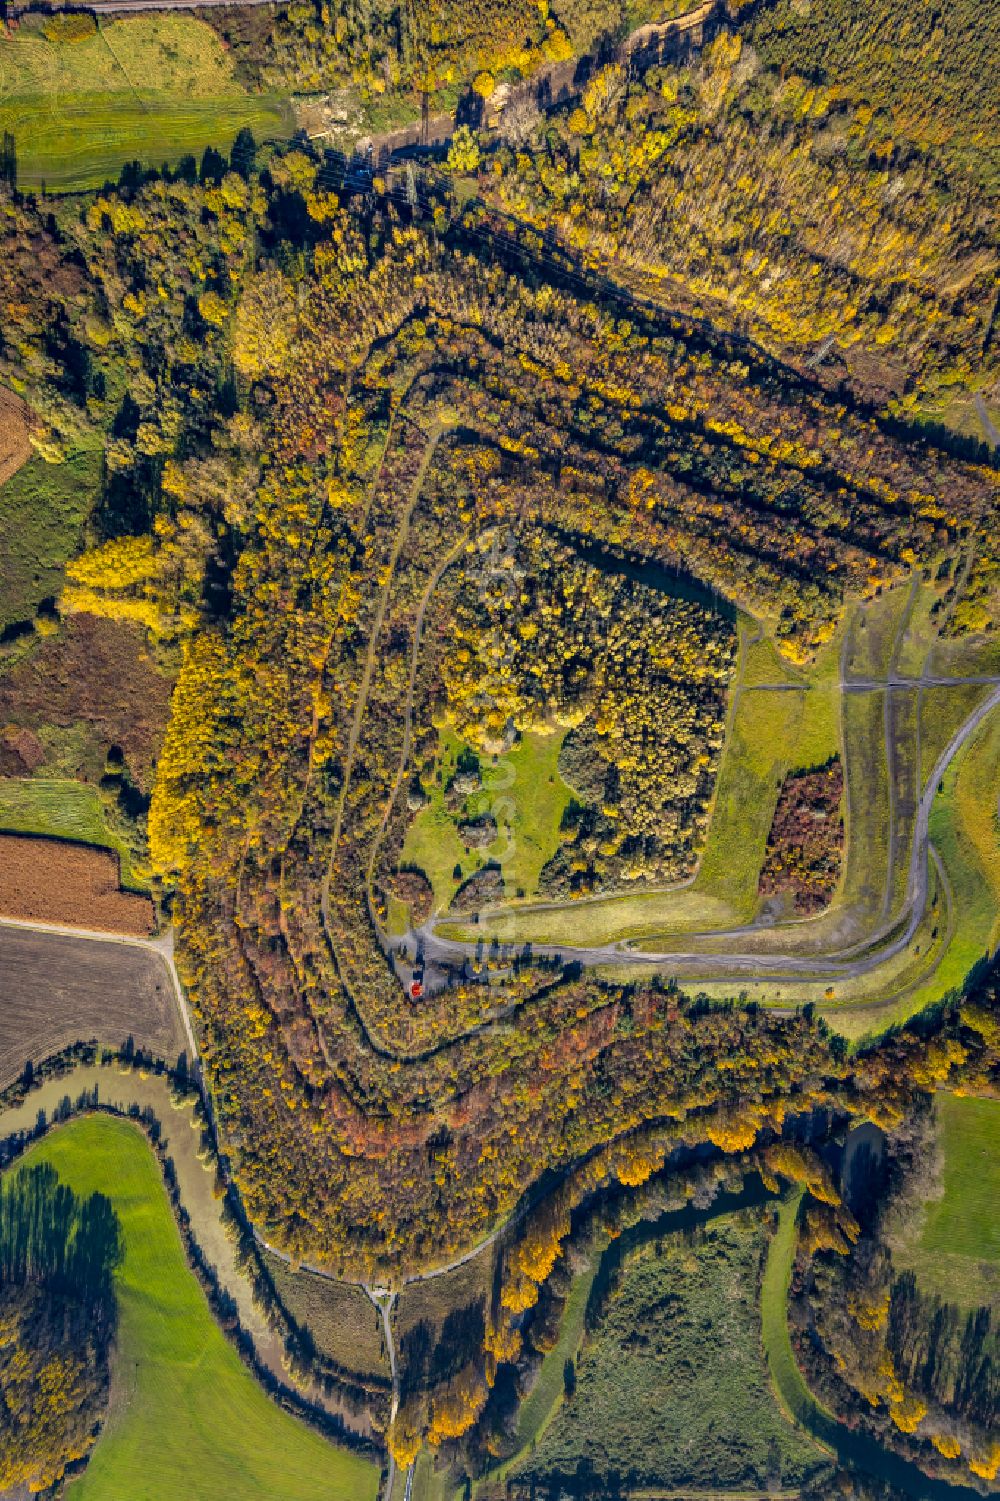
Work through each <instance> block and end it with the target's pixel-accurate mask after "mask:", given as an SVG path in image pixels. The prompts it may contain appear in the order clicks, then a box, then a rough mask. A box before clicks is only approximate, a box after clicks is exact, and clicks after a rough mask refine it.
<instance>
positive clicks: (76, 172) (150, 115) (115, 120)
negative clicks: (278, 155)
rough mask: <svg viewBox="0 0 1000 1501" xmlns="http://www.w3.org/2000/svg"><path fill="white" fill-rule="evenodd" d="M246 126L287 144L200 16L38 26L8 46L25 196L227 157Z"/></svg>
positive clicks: (0, 59)
mask: <svg viewBox="0 0 1000 1501" xmlns="http://www.w3.org/2000/svg"><path fill="white" fill-rule="evenodd" d="M244 128H246V129H249V130H251V131H252V132H253V134H254V136H255V137H256V138H257V139H258V140H264V139H269V138H272V137H282V136H286V135H288V134H289V132H290V118H289V115H288V111H287V108H286V106H285V105H284V104H283V103H282V102H281V101H280V100H278V99H267V98H262V97H253V96H251V95H249V94H248V93H247V92H246V90H245V89H244V88H243V87H242V85H241V84H240V83H239V82H238V81H237V79H236V77H235V75H234V72H233V68H232V64H231V62H230V60H229V58H228V57H227V56H226V53H225V51H224V49H223V46H222V42H221V40H220V38H219V37H218V35H217V34H216V32H215V31H213V30H212V28H211V27H210V26H209V25H207V23H205V22H204V21H200V20H198V19H196V18H195V17H194V16H190V15H185V14H183V13H181V14H152V15H148V16H146V15H136V16H125V17H121V18H119V19H117V20H113V21H101V20H98V21H97V22H96V23H95V22H94V20H93V18H92V17H90V16H87V15H82V14H81V15H80V16H74V17H72V18H63V17H52V18H50V19H44V18H42V17H39V16H31V17H28V18H26V19H24V20H22V21H21V22H20V24H19V26H18V28H17V30H16V31H13V33H10V34H6V35H4V36H3V37H2V38H0V130H4V131H9V132H10V133H11V134H12V135H13V136H14V139H15V143H16V147H17V170H18V181H19V182H20V183H21V184H22V185H23V186H24V187H26V188H29V187H39V186H40V185H41V184H43V183H44V184H45V186H46V188H47V189H48V190H49V191H56V192H60V191H61V192H80V191H81V190H84V189H87V188H97V187H100V186H101V184H102V183H104V182H105V181H107V180H108V179H109V178H110V179H114V178H117V176H118V174H119V172H120V171H121V169H122V167H123V166H124V165H125V164H126V163H127V162H132V161H136V160H138V161H141V162H143V163H144V164H145V165H149V166H161V165H162V164H163V163H165V162H166V163H169V164H171V165H175V164H176V163H177V161H178V160H179V159H180V158H181V157H183V156H186V155H194V156H199V157H200V155H201V153H202V152H203V151H204V150H205V148H206V147H207V146H213V147H216V148H218V149H221V150H228V149H229V147H230V146H231V144H232V142H233V139H234V137H235V136H236V135H237V134H238V132H239V131H240V130H242V129H244Z"/></svg>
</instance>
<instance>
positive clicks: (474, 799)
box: [402, 730, 572, 910]
mask: <svg viewBox="0 0 1000 1501" xmlns="http://www.w3.org/2000/svg"><path fill="white" fill-rule="evenodd" d="M439 733H440V742H439V745H440V749H439V755H438V763H437V768H436V771H435V780H434V781H433V782H432V784H431V786H430V787H429V788H428V789H427V791H428V794H429V797H430V802H429V803H428V805H427V807H426V808H424V809H423V810H422V811H421V812H420V813H419V814H418V815H417V817H416V818H415V819H414V820H413V823H412V824H411V825H410V828H409V830H408V832H407V836H406V843H405V845H404V847H403V854H402V862H403V864H404V865H417V866H419V867H420V869H421V870H422V871H423V872H424V874H425V875H426V877H427V879H428V880H429V881H430V883H431V885H432V886H433V888H434V902H435V907H436V908H438V909H439V910H440V909H443V908H445V907H447V905H448V903H449V902H450V901H451V899H452V897H453V896H454V894H455V892H456V891H457V890H458V888H459V886H460V885H461V881H462V880H463V879H465V878H467V877H468V876H470V875H472V874H473V872H474V871H475V870H477V869H479V868H480V867H481V866H483V865H484V864H486V863H487V861H496V862H498V863H499V864H500V867H501V869H502V871H503V878H504V881H505V883H506V887H507V893H506V894H507V897H508V899H509V898H514V897H516V896H518V895H520V896H525V895H528V896H530V895H533V894H534V893H535V892H536V891H537V889H538V877H539V874H540V872H541V869H542V866H543V865H544V864H545V862H546V861H547V860H548V859H550V858H551V856H552V855H553V853H554V852H555V849H556V846H557V844H558V840H559V824H560V820H561V819H562V816H563V813H564V811H565V809H566V806H567V804H568V803H569V800H570V798H571V796H572V791H571V789H570V788H569V787H568V786H567V785H566V783H565V782H564V781H563V779H562V777H561V776H560V774H559V767H558V762H559V749H560V746H561V745H562V741H563V736H562V735H558V734H552V735H543V734H539V733H536V732H529V733H528V734H526V735H523V736H522V738H521V739H520V740H519V741H518V743H517V744H516V745H514V746H512V747H511V749H510V750H509V751H508V752H507V754H506V755H504V756H501V757H499V758H498V759H497V760H496V763H495V764H491V762H490V759H489V758H488V757H483V758H482V779H483V786H482V790H481V791H479V792H475V793H473V794H472V795H471V796H470V797H469V798H468V799H467V802H466V804H465V811H464V812H463V811H461V810H460V811H459V812H456V813H454V814H453V813H452V812H450V811H449V809H448V808H447V807H446V806H445V796H444V789H445V786H446V784H447V782H448V781H449V779H450V778H451V777H452V776H453V775H454V772H455V770H456V766H457V763H458V759H459V756H460V755H461V753H462V752H463V750H466V749H467V748H466V747H465V746H464V745H463V743H462V741H460V740H459V739H458V738H457V736H455V735H454V734H452V733H451V732H450V731H448V730H442V731H440V732H439ZM438 773H440V780H438ZM487 812H489V813H492V814H493V816H494V817H495V818H496V822H497V830H498V832H497V838H496V840H495V841H494V842H493V844H491V845H490V846H489V847H488V848H487V849H485V850H482V851H479V850H472V851H469V850H467V849H466V848H465V846H464V844H463V843H462V840H461V837H460V835H459V832H458V822H459V819H460V818H461V817H470V818H471V817H476V816H477V815H479V814H482V813H487ZM456 867H460V868H461V870H462V877H461V878H456V876H455V875H454V871H455V869H456Z"/></svg>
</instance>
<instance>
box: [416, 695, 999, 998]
mask: <svg viewBox="0 0 1000 1501" xmlns="http://www.w3.org/2000/svg"><path fill="white" fill-rule="evenodd" d="M960 681H964V680H960ZM986 681H987V682H991V683H993V682H995V681H996V680H995V679H987V680H986ZM845 686H846V685H845ZM883 686H884V685H883ZM998 706H1000V686H997V687H995V688H994V691H993V692H992V693H991V694H990V695H989V697H988V698H986V699H985V700H984V701H983V702H982V703H981V704H980V705H979V706H978V707H977V708H976V709H974V710H973V712H972V713H971V714H970V715H969V716H968V718H967V719H966V720H965V722H964V723H963V724H962V725H961V726H960V727H959V729H958V730H956V732H955V734H954V735H953V736H952V738H951V740H950V741H949V743H948V745H947V746H946V747H945V749H944V750H943V751H942V753H941V755H940V756H939V757H938V760H937V763H936V765H935V767H934V770H933V771H932V772H931V775H930V777H929V778H928V779H927V783H926V785H925V787H924V791H923V794H922V796H921V798H920V802H919V804H918V807H917V812H916V818H915V820H914V830H913V841H912V846H911V855H910V868H909V873H908V879H907V896H906V902H905V904H904V907H903V913H902V914H901V915H905V916H906V918H907V922H906V925H905V927H904V928H903V930H902V931H901V932H900V933H898V934H897V935H896V937H895V938H891V939H890V934H891V932H892V930H893V929H894V928H896V927H898V925H899V921H900V919H899V918H898V917H897V918H896V919H895V920H894V921H893V922H892V923H891V924H887V925H883V926H882V927H881V928H880V929H878V930H877V931H876V932H875V933H873V934H871V935H870V936H869V937H868V939H867V940H866V942H865V945H864V947H863V949H862V950H861V951H860V952H858V950H857V946H856V945H854V946H852V947H849V948H847V949H844V950H837V951H834V952H832V953H830V954H828V955H825V956H819V955H810V956H801V955H797V954H784V955H782V954H765V955H762V954H760V953H754V952H746V951H742V952H741V951H740V950H739V948H738V947H734V949H733V951H732V952H730V953H720V954H706V953H704V952H701V951H699V950H690V951H686V952H685V951H677V952H672V951H669V950H668V951H664V952H648V951H639V950H636V949H633V948H630V947H629V946H628V944H627V943H622V942H614V943H607V944H600V945H595V946H576V945H572V944H532V945H531V951H532V953H533V954H536V955H539V956H544V957H556V956H558V957H559V958H561V959H562V960H563V961H564V962H566V963H579V964H583V965H586V966H594V965H601V964H627V965H635V966H638V967H644V968H646V969H654V968H655V969H660V970H662V969H664V968H669V970H670V972H671V973H672V974H676V975H677V976H680V975H688V976H693V977H699V976H700V977H701V978H704V979H709V978H710V979H712V980H713V981H720V982H725V981H726V980H727V979H729V978H732V979H733V981H734V982H738V981H739V980H743V979H748V978H749V979H756V980H781V979H783V978H788V977H789V976H791V977H794V976H795V975H804V976H815V977H817V978H820V977H824V976H827V975H829V976H830V977H831V978H833V977H836V978H839V979H842V980H844V979H856V978H858V977H859V976H861V975H865V974H868V973H869V972H870V971H871V970H873V969H875V968H876V967H877V966H878V965H880V964H882V963H884V961H885V960H886V959H889V958H892V957H893V956H894V955H895V954H897V953H899V952H901V951H902V949H904V948H905V947H906V946H907V944H909V942H910V940H911V939H912V937H913V935H914V933H915V932H916V930H917V928H918V926H919V924H920V921H921V919H922V917H923V915H924V910H925V908H926V905H927V890H928V858H929V848H930V841H929V837H928V827H929V823H930V815H931V808H932V806H933V803H934V798H935V796H936V794H937V788H938V784H939V782H940V781H941V778H942V777H943V776H944V774H945V772H946V771H947V769H948V767H949V766H950V764H951V762H952V760H953V759H954V757H955V756H956V755H957V754H958V752H959V751H960V750H961V748H962V746H963V745H965V743H966V742H967V741H968V740H969V738H970V737H971V736H972V735H974V734H975V732H976V730H977V729H978V728H979V726H980V725H981V724H982V723H983V721H984V720H985V719H986V717H987V716H988V715H989V714H990V713H992V711H993V710H994V709H995V708H996V707H998ZM441 920H442V919H439V918H432V919H431V920H430V922H428V923H427V924H425V926H424V927H423V928H420V929H417V930H416V931H413V932H411V933H409V934H407V935H406V938H405V939H404V940H403V941H404V942H408V943H409V945H410V946H415V945H420V946H421V947H422V948H423V951H424V955H425V957H426V958H428V959H434V960H438V961H440V962H443V963H449V962H450V963H456V962H461V961H462V960H463V959H466V958H469V957H470V956H472V955H474V954H475V953H476V951H477V949H480V948H481V947H483V946H487V947H488V945H489V942H490V940H489V938H484V940H481V941H480V943H473V942H460V941H458V940H456V939H444V938H440V937H438V936H437V934H436V932H435V927H436V925H437V924H438V922H440V921H441ZM451 920H452V921H454V919H451ZM760 926H762V925H760V924H757V925H750V926H749V927H748V926H743V927H739V928H733V929H728V930H727V929H720V930H718V932H717V933H714V934H712V935H707V934H706V935H705V936H715V937H727V936H731V937H732V938H733V940H734V944H738V942H739V939H740V938H741V937H745V935H746V934H747V932H750V931H757V930H758V929H759V928H760ZM886 939H890V941H889V942H886V941H885V940H886ZM522 947H523V945H521V944H511V945H508V946H507V948H506V952H508V953H511V954H512V953H514V952H516V951H517V949H519V948H522Z"/></svg>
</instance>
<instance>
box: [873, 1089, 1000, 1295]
mask: <svg viewBox="0 0 1000 1501" xmlns="http://www.w3.org/2000/svg"><path fill="white" fill-rule="evenodd" d="M934 1111H935V1118H936V1123H937V1130H938V1138H939V1143H940V1147H941V1152H942V1156H943V1169H942V1189H943V1192H942V1194H941V1197H940V1198H932V1199H929V1200H928V1201H927V1204H926V1206H925V1208H924V1212H923V1214H922V1215H920V1216H919V1224H918V1226H917V1229H916V1234H915V1236H914V1238H913V1240H912V1241H911V1242H909V1243H907V1244H905V1245H903V1246H901V1247H899V1248H898V1249H897V1252H896V1256H895V1261H896V1264H897V1266H898V1267H899V1268H900V1269H904V1268H908V1269H910V1270H912V1271H914V1272H915V1273H916V1274H917V1279H918V1281H919V1283H920V1285H921V1287H922V1288H923V1289H924V1291H925V1292H928V1293H939V1294H940V1295H941V1297H943V1298H946V1299H948V1301H950V1302H953V1303H954V1302H958V1303H961V1304H963V1305H964V1306H966V1307H970V1308H971V1307H978V1306H979V1305H980V1304H983V1303H993V1302H995V1301H996V1299H997V1297H998V1295H1000V1219H998V1217H997V1204H998V1203H1000V1100H989V1099H973V1098H964V1099H963V1098H961V1097H960V1096H958V1095H951V1094H939V1095H938V1096H937V1099H936V1101H935V1106H934Z"/></svg>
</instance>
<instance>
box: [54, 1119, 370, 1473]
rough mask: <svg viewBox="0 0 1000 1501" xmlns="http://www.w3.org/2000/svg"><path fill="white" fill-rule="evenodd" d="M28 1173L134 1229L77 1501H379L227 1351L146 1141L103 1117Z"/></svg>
mask: <svg viewBox="0 0 1000 1501" xmlns="http://www.w3.org/2000/svg"><path fill="white" fill-rule="evenodd" d="M24 1160H25V1161H26V1162H30V1163H34V1162H41V1161H44V1162H51V1163H52V1165H53V1167H54V1168H55V1169H56V1171H57V1172H58V1174H59V1176H60V1178H61V1179H62V1180H63V1181H64V1182H66V1183H68V1184H69V1185H70V1186H71V1187H72V1188H73V1189H74V1191H75V1192H76V1193H78V1194H86V1193H92V1192H94V1191H96V1190H100V1191H101V1192H102V1193H105V1194H106V1195H107V1196H108V1197H109V1198H110V1199H111V1202H112V1204H113V1206H114V1209H115V1211H116V1213H117V1214H118V1216H119V1219H120V1221H121V1225H122V1231H123V1238H124V1242H125V1257H124V1261H123V1264H122V1266H121V1268H120V1270H119V1272H118V1273H117V1275H116V1290H117V1294H118V1302H119V1328H118V1340H117V1346H116V1350H115V1354H114V1356H113V1377H112V1397H111V1408H110V1412H109V1416H108V1420H107V1423H106V1426H105V1428H104V1430H103V1432H102V1433H101V1436H100V1438H99V1440H98V1442H97V1445H96V1448H95V1449H94V1451H93V1456H92V1458H91V1461H90V1463H89V1465H88V1466H87V1468H86V1470H85V1471H84V1473H83V1475H82V1476H81V1477H80V1478H79V1479H78V1480H76V1481H75V1482H74V1483H73V1484H72V1485H70V1486H69V1488H68V1491H67V1496H68V1498H69V1501H121V1498H122V1497H124V1496H128V1497H129V1501H175V1498H177V1497H180V1496H183V1497H184V1498H185V1501H229V1498H231V1497H232V1496H234V1495H238V1496H239V1497H240V1501H258V1498H259V1501H273V1498H274V1497H275V1496H279V1495H280V1496H281V1497H282V1498H287V1501H366V1498H374V1497H375V1495H376V1492H377V1488H378V1470H377V1469H376V1467H375V1466H374V1465H373V1464H371V1463H370V1462H369V1461H367V1460H365V1459H363V1458H360V1457H359V1456H357V1455H354V1454H351V1453H349V1452H348V1451H346V1450H343V1449H338V1448H336V1447H334V1445H333V1444H331V1443H330V1442H328V1441H327V1440H326V1439H325V1438H323V1437H322V1436H321V1435H320V1434H318V1433H316V1432H314V1431H313V1430H311V1429H310V1428H308V1427H306V1426H305V1425H304V1424H303V1423H301V1422H299V1421H298V1420H297V1419H295V1418H293V1417H291V1416H290V1415H289V1414H288V1413H286V1412H284V1411H283V1410H282V1409H281V1408H279V1407H278V1406H277V1405H276V1404H275V1403H273V1402H272V1401H271V1400H270V1398H269V1397H267V1396H266V1395H265V1393H264V1392H263V1391H262V1389H261V1388H260V1387H259V1386H258V1385H257V1383H256V1381H255V1380H254V1378H253V1377H252V1376H251V1375H250V1373H249V1372H248V1371H247V1370H246V1368H245V1367H244V1366H243V1365H242V1363H241V1361H240V1360H239V1357H238V1356H237V1354H236V1352H235V1350H233V1348H232V1347H231V1346H230V1345H229V1344H228V1343H227V1341H226V1339H225V1337H224V1335H223V1334H222V1332H221V1330H220V1329H219V1327H218V1325H217V1324H216V1322H215V1320H214V1318H213V1316H212V1313H211V1311H210V1309H209V1306H208V1303H207V1301H206V1299H205V1296H204V1294H203V1292H202V1290H201V1288H200V1287H199V1285H198V1283H197V1281H196V1280H195V1277H194V1275H193V1273H192V1272H191V1271H190V1269H189V1268H188V1265H187V1262H186V1260H185V1256H184V1250H183V1246H182V1244H181V1239H180V1234H179V1232H178V1229H177V1226H176V1224H175V1222H174V1218H173V1213H172V1211H171V1208H170V1203H169V1201H168V1199H167V1195H166V1191H165V1189H164V1187H163V1184H162V1181H161V1178H160V1173H159V1168H158V1166H157V1163H156V1159H155V1158H154V1156H153V1154H152V1152H151V1150H150V1148H149V1146H148V1145H147V1143H146V1141H145V1140H144V1139H143V1137H142V1135H141V1134H140V1132H139V1131H138V1129H137V1128H136V1127H134V1126H132V1125H130V1124H128V1123H127V1122H125V1121H121V1120H115V1119H110V1118H107V1117H103V1116H90V1117H85V1118H82V1119H79V1120H76V1121H73V1122H71V1123H69V1124H68V1125H65V1126H62V1127H60V1128H59V1129H58V1130H56V1131H54V1132H52V1133H51V1134H50V1135H49V1136H47V1137H46V1138H45V1139H44V1140H43V1141H42V1142H41V1143H40V1144H39V1145H38V1146H36V1147H35V1148H33V1149H32V1151H31V1152H30V1154H29V1155H28V1157H27V1158H25V1159H24Z"/></svg>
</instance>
